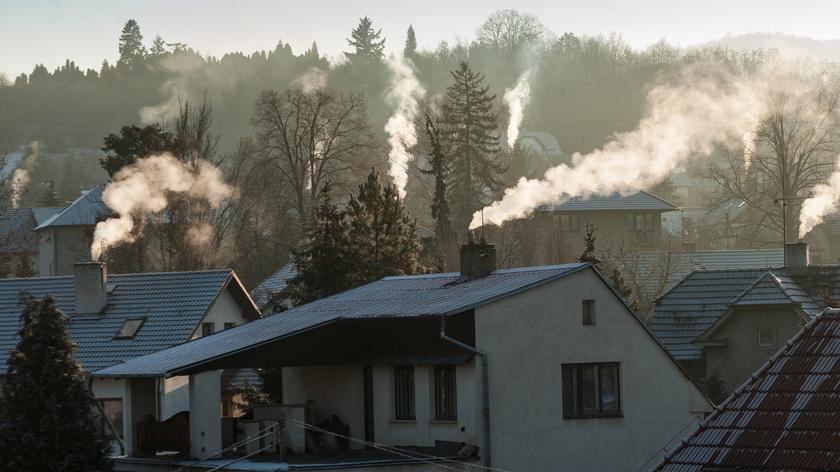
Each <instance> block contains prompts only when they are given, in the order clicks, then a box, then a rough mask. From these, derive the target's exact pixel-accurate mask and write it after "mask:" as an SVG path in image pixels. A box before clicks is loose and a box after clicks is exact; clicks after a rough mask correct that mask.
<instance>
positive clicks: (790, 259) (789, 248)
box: [785, 241, 811, 269]
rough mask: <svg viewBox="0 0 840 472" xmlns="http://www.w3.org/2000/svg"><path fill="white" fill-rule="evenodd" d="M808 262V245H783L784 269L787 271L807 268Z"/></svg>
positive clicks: (798, 243)
mask: <svg viewBox="0 0 840 472" xmlns="http://www.w3.org/2000/svg"><path fill="white" fill-rule="evenodd" d="M810 262H811V261H810V255H809V253H808V243H806V242H804V241H798V242H795V243H785V267H787V268H788V269H796V268H802V267H808V265H809V264H810Z"/></svg>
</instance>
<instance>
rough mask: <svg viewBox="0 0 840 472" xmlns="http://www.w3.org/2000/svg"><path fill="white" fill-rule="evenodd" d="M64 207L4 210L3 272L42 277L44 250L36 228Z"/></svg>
mask: <svg viewBox="0 0 840 472" xmlns="http://www.w3.org/2000/svg"><path fill="white" fill-rule="evenodd" d="M59 210H60V208H50V207H34V208H5V209H3V210H0V273H1V274H2V275H6V276H12V275H17V276H24V277H25V276H32V275H38V273H39V268H40V263H39V260H40V247H39V244H38V235H37V233H36V232H35V228H36V227H38V226H39V225H41V224H42V223H44V222H45V221H46V220H47V219H49V218H50V217H51V216H52V215H54V214H55V213H57V212H58V211H59Z"/></svg>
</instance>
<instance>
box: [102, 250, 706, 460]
mask: <svg viewBox="0 0 840 472" xmlns="http://www.w3.org/2000/svg"><path fill="white" fill-rule="evenodd" d="M495 260H496V253H495V248H494V247H493V246H491V245H488V244H486V243H478V244H475V243H470V244H467V245H464V246H463V247H462V248H461V259H460V267H461V271H460V272H455V273H441V274H426V275H415V276H394V277H385V278H383V279H381V280H378V281H376V282H373V283H370V284H368V285H364V286H362V287H359V288H356V289H353V290H349V291H346V292H343V293H340V294H336V295H334V296H331V297H327V298H324V299H321V300H318V301H315V302H312V303H309V304H306V305H303V306H299V307H296V308H292V309H289V310H287V311H284V312H282V313H280V314H277V315H274V316H268V317H265V318H262V319H260V320H258V321H255V322H252V323H248V324H245V325H243V326H239V327H236V328H234V329H231V330H226V331H222V332H220V333H216V334H215V335H213V336H209V337H206V338H200V339H196V340H193V341H190V342H188V343H185V344H182V345H179V346H175V347H173V348H170V349H166V350H163V351H159V352H156V353H154V354H150V355H148V356H143V357H138V358H134V359H131V360H128V361H126V362H123V363H120V364H116V365H112V366H111V367H107V368H104V369H101V370H99V371H97V372H96V373H95V374H94V375H95V376H96V377H97V378H99V379H102V381H106V380H107V379H126V381H127V382H128V385H129V386H130V388H131V390H132V392H133V395H134V396H133V397H132V402H131V407H130V408H131V410H132V411H133V412H134V415H135V416H134V418H135V419H136V418H139V417H142V416H145V415H146V414H154V413H155V412H154V410H153V408H152V404H153V403H152V402H150V401H148V400H147V399H148V398H149V396H150V395H154V392H155V382H158V381H160V379H164V378H169V377H173V376H188V378H189V390H190V392H193V393H192V394H191V396H190V399H191V401H190V416H189V417H190V428H189V429H190V439H189V444H190V454H189V455H185V456H182V457H138V455H139V454H140V453H141V452H146V453H151V452H154V451H149V450H148V449H147V450H145V451H142V445H138V444H136V443H135V444H130V445H128V446H129V455H130V457H126V458H120V459H117V461H116V468H117V470H139V469H138V467H140V466H141V465H142V467H145V469H143V470H161V471H162V470H170V468H171V467H177V466H180V465H184V464H191V463H193V462H194V460H195V458H205V459H204V460H201V461H200V463H199V465H194V467H199V466H201V467H214V466H221V465H224V464H228V465H227V468H226V469H225V470H254V469H253V467H257V466H259V467H264V468H266V470H267V469H272V470H314V469H318V470H327V471H334V470H338V469H344V468H348V467H363V468H364V470H399V471H432V470H438V466H439V465H444V466H445V467H446V468H449V469H454V470H467V468H470V469H472V468H474V467H475V466H481V467H495V468H500V469H503V470H534V471H536V470H557V467H558V464H563V468H564V470H565V469H568V470H575V471H625V470H637V469H640V468H642V467H646V466H648V465H651V464H652V463H653V462H652V461H655V459H656V458H657V457H658V455H659V454H660V451H662V450H663V448H665V447H666V446H667V445H668V444H669V443H670V441H671V440H672V439H673V438H675V437H677V436H678V435H679V434H682V433H685V432H686V431H690V430H691V428H692V426H693V424H696V423H697V422H699V421H700V419H701V418H702V417H703V416H704V414H705V413H706V412H707V411H708V410H709V409H710V407H711V405H710V403H709V401H708V400H707V399H706V398H705V397H704V396H703V395H702V393H701V392H700V390H699V388H698V387H697V386H696V385H695V384H694V383H693V382H692V381H691V380H690V378H689V377H688V375H687V374H686V373H685V372H684V371H683V370H682V369H681V368H680V367H679V365H678V364H677V362H676V361H675V360H674V359H673V357H672V356H671V355H670V354H669V353H668V351H667V350H665V349H664V348H663V347H662V345H661V344H660V343H658V342H657V341H656V339H655V338H654V337H653V336H652V334H651V333H650V332H649V331H648V330H647V329H646V328H645V326H644V324H643V323H642V322H641V321H640V320H639V319H638V318H637V317H636V316H635V315H634V314H633V312H632V311H631V310H630V309H629V308H628V307H627V305H626V304H625V303H624V302H623V301H622V299H621V298H620V297H619V296H617V295H616V293H615V292H614V291H613V290H612V289H611V288H610V286H609V284H608V283H607V282H606V281H605V280H604V278H603V277H602V276H601V275H600V274H599V273H598V272H597V271H596V270H595V269H594V267H593V266H592V265H591V264H585V263H576V264H565V265H554V266H540V267H525V268H518V269H504V270H495ZM272 366H273V367H282V372H283V402H284V404H283V405H281V406H279V408H274V409H271V408H269V409H268V413H266V415H265V416H261V415H263V413H259V415H258V414H257V413H255V419H258V418H260V417H261V418H263V419H264V420H275V421H277V420H279V422H280V423H282V424H283V425H284V432H283V434H281V435H279V439H275V440H273V442H269V444H265V445H263V446H262V447H265V448H272V447H275V446H274V445H275V444H276V442H278V441H279V442H280V443H281V444H282V445H283V446H282V447H283V449H286V448H289V449H291V450H292V451H299V452H302V451H304V450H307V451H323V450H324V448H326V449H330V448H329V447H328V446H326V445H325V444H329V443H330V440H332V443H333V448H332V449H339V450H333V451H332V452H323V453H320V454H319V453H312V454H290V455H286V456H274V457H273V458H272V457H263V458H261V459H260V462H259V464H256V463H253V462H250V461H249V460H248V459H247V458H244V457H243V456H241V455H235V454H232V452H233V451H234V449H233V446H232V445H231V443H230V442H229V440H226V439H225V435H224V434H223V428H224V423H223V421H222V420H221V419H220V417H219V414H218V404H219V401H220V393H219V390H220V387H219V386H220V376H221V374H220V372H221V371H222V370H224V369H234V368H253V367H272ZM263 430H265V429H263ZM304 432H306V434H304ZM268 434H270V433H268ZM272 437H274V436H272ZM261 444H264V443H261ZM371 444H376V445H377V446H376V448H375V449H370V450H366V446H368V445H371ZM244 447H246V450H247V446H244ZM254 448H256V446H254ZM393 448H399V450H398V451H397V452H394V449H393ZM383 449H384V450H383ZM604 451H610V453H609V454H604ZM214 455H216V456H221V457H216V458H207V457H208V456H214ZM188 456H191V457H188ZM441 463H442V464H441ZM261 470H262V469H261Z"/></svg>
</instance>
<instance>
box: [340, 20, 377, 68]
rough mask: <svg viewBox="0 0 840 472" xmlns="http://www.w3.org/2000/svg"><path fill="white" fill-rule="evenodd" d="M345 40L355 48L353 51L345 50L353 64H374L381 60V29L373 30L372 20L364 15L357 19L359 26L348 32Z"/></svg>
mask: <svg viewBox="0 0 840 472" xmlns="http://www.w3.org/2000/svg"><path fill="white" fill-rule="evenodd" d="M347 42H348V43H349V44H350V45H351V46H353V47H354V48H355V52H347V53H345V54H346V55H347V58H348V59H350V62H352V63H354V64H363V65H364V64H376V63H379V62H382V58H383V57H384V56H385V55H384V53H383V50H384V49H385V38H383V37H382V29H378V30H374V29H373V21H371V19H370V18H368V17H364V18H362V19H360V20H359V26H357V27H355V28H354V29H353V31H351V32H350V39H348V40H347Z"/></svg>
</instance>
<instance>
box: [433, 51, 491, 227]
mask: <svg viewBox="0 0 840 472" xmlns="http://www.w3.org/2000/svg"><path fill="white" fill-rule="evenodd" d="M451 75H452V78H453V79H454V82H453V84H452V85H450V86H449V88H447V90H446V95H447V100H446V103H445V104H444V106H443V121H444V125H445V128H444V129H443V134H442V137H443V138H444V145H445V146H444V149H445V152H446V153H447V155H448V156H449V159H450V162H451V166H452V167H451V169H452V171H451V174H450V181H449V193H450V197H451V201H452V202H453V203H454V204H453V210H454V211H453V220H454V222H455V229H456V231H457V232H458V233H457V234H464V233H466V230H467V227H468V226H469V223H470V220H471V219H472V215H473V213H475V212H476V211H477V210H479V209H481V208H482V207H483V206H484V205H485V204H486V203H489V200H491V199H492V198H493V197H494V195H495V193H496V192H498V191H499V190H500V189H501V188H503V187H504V185H503V183H502V181H501V179H500V174H501V173H503V172H505V170H506V169H505V167H504V165H502V164H501V163H500V162H499V161H498V159H497V158H498V156H497V155H496V154H497V153H498V151H499V134H498V130H497V129H498V116H497V115H496V113H495V112H494V111H493V101H494V100H495V99H496V96H495V95H490V93H489V89H490V88H489V87H488V86H484V85H483V82H484V76H483V75H481V74H479V73H476V72H473V70H472V69H470V66H469V65H468V64H467V63H466V62H462V63H461V65H460V67H459V68H458V69H457V70H455V71H452V72H451Z"/></svg>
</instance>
